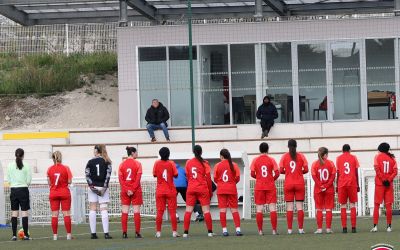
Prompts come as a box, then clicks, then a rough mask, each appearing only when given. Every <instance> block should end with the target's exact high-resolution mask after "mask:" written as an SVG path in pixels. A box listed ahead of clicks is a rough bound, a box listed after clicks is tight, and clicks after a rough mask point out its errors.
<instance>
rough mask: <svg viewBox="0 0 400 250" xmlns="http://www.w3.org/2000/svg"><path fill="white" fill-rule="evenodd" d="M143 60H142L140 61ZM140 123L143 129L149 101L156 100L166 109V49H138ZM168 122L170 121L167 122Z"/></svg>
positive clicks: (149, 104)
mask: <svg viewBox="0 0 400 250" xmlns="http://www.w3.org/2000/svg"><path fill="white" fill-rule="evenodd" d="M141 59H143V60H141ZM139 93H140V121H141V126H142V127H145V126H146V124H147V122H146V121H145V119H144V118H145V116H146V112H147V109H148V108H149V107H150V106H151V100H153V99H158V100H159V101H160V102H161V103H162V104H163V105H164V106H165V107H167V108H168V88H167V61H166V48H165V47H161V48H139ZM168 122H170V121H168Z"/></svg>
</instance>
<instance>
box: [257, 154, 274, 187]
mask: <svg viewBox="0 0 400 250" xmlns="http://www.w3.org/2000/svg"><path fill="white" fill-rule="evenodd" d="M250 171H251V172H252V173H255V178H256V185H255V187H254V190H273V189H275V188H276V186H275V179H277V178H278V177H279V171H278V164H277V163H276V161H275V159H274V158H272V157H270V156H268V155H265V154H262V155H260V156H258V157H256V158H254V160H253V161H252V163H251V166H250Z"/></svg>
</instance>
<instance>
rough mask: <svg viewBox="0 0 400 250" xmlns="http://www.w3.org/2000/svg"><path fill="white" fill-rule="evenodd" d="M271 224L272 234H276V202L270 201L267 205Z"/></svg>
mask: <svg viewBox="0 0 400 250" xmlns="http://www.w3.org/2000/svg"><path fill="white" fill-rule="evenodd" d="M268 207H269V212H270V219H271V226H272V235H278V231H277V226H278V214H277V213H276V203H271V204H269V205H268Z"/></svg>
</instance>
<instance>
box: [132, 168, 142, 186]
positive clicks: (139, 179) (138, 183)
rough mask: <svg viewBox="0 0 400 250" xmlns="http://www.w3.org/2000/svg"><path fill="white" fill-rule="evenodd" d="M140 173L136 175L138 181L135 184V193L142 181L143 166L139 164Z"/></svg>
mask: <svg viewBox="0 0 400 250" xmlns="http://www.w3.org/2000/svg"><path fill="white" fill-rule="evenodd" d="M138 167H139V168H138V172H137V173H136V179H135V181H134V182H133V191H136V190H138V189H139V187H140V182H141V180H142V164H141V163H138Z"/></svg>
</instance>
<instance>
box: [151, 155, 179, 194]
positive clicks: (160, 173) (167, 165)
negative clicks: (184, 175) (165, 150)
mask: <svg viewBox="0 0 400 250" xmlns="http://www.w3.org/2000/svg"><path fill="white" fill-rule="evenodd" d="M153 176H154V177H156V178H157V189H156V193H157V194H173V193H176V188H175V185H174V177H177V176H178V170H177V169H176V165H175V162H173V161H163V160H157V161H156V162H155V163H154V167H153Z"/></svg>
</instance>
